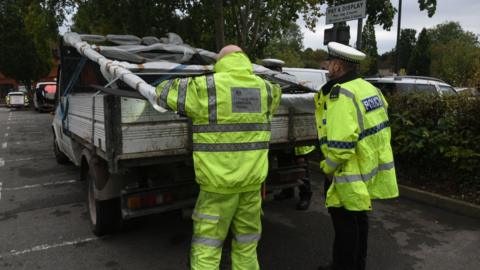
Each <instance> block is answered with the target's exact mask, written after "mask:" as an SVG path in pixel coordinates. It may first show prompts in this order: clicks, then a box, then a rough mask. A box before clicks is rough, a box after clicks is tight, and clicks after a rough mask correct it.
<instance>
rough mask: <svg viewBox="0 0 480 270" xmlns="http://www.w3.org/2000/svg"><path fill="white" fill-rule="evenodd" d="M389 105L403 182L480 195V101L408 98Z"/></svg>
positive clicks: (394, 98) (397, 97) (424, 96)
mask: <svg viewBox="0 0 480 270" xmlns="http://www.w3.org/2000/svg"><path fill="white" fill-rule="evenodd" d="M387 100H388V103H389V117H390V123H391V129H392V147H393V151H394V155H395V159H396V164H397V166H396V167H397V168H398V173H399V176H400V177H399V178H400V180H402V179H401V178H402V177H404V178H405V177H408V178H409V179H408V180H409V181H411V182H417V183H418V184H422V183H421V182H422V181H428V182H436V183H441V182H449V183H452V182H453V183H455V184H456V185H457V188H460V189H461V187H462V186H466V187H473V188H474V190H480V98H479V97H474V96H470V95H443V96H438V95H431V94H422V93H408V94H400V95H393V96H387ZM475 192H477V193H478V191H475Z"/></svg>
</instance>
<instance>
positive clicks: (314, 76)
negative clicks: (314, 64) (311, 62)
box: [283, 67, 328, 91]
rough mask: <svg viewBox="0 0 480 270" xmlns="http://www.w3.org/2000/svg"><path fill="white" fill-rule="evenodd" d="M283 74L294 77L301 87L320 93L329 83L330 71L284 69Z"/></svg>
mask: <svg viewBox="0 0 480 270" xmlns="http://www.w3.org/2000/svg"><path fill="white" fill-rule="evenodd" d="M283 72H286V73H288V74H291V75H294V76H295V77H297V80H298V82H299V83H300V84H301V85H303V86H306V87H308V88H310V89H313V90H315V91H319V90H320V88H321V87H322V86H323V85H324V84H325V83H326V82H327V81H328V70H324V69H313V68H289V67H284V68H283Z"/></svg>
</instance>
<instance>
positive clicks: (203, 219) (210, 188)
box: [157, 45, 281, 270]
mask: <svg viewBox="0 0 480 270" xmlns="http://www.w3.org/2000/svg"><path fill="white" fill-rule="evenodd" d="M214 71H215V73H214V74H209V75H206V76H198V77H193V78H181V79H172V80H169V81H165V82H162V83H161V84H160V85H159V86H158V87H157V102H158V105H160V106H161V107H164V108H169V109H171V110H173V111H177V112H178V113H180V114H183V115H186V116H188V117H190V118H191V119H192V122H193V127H192V130H193V161H194V167H195V177H196V181H197V183H198V184H199V185H200V194H199V195H198V199H197V203H196V205H195V209H194V212H193V215H192V219H193V239H192V247H191V258H190V266H191V269H201V270H203V269H218V267H219V263H220V258H221V254H222V246H223V241H224V239H225V237H226V236H227V233H228V232H229V229H231V230H232V232H233V239H232V253H231V258H232V264H233V269H259V265H258V261H257V252H256V248H257V243H258V241H259V239H260V235H261V231H262V228H261V221H260V213H261V193H260V187H261V184H262V183H263V181H264V180H265V178H266V176H267V172H268V149H269V142H270V121H271V118H272V115H273V113H274V112H275V110H276V108H277V107H278V104H279V103H280V95H281V90H280V87H279V86H278V85H276V84H271V83H270V82H268V81H265V80H263V79H261V78H260V77H258V76H256V75H254V74H253V67H252V63H251V62H250V60H249V59H248V57H247V56H246V55H245V54H244V53H243V52H242V50H241V49H240V48H239V47H238V46H235V45H229V46H226V47H225V48H223V49H222V50H221V51H220V52H219V54H218V59H217V62H216V64H215V66H214Z"/></svg>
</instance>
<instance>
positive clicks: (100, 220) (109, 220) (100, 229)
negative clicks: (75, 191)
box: [86, 168, 121, 236]
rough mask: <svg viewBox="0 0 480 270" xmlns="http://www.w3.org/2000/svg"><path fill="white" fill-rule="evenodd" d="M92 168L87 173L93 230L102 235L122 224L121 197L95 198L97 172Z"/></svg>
mask: <svg viewBox="0 0 480 270" xmlns="http://www.w3.org/2000/svg"><path fill="white" fill-rule="evenodd" d="M91 170H92V169H91V168H90V169H89V170H88V173H87V178H86V180H87V183H88V194H87V205H88V213H89V217H90V224H91V227H92V232H93V233H94V234H95V235H96V236H102V235H106V234H111V233H113V232H115V231H116V230H117V229H118V228H119V225H120V221H121V213H120V198H115V199H110V200H103V201H100V200H97V199H95V178H94V177H95V176H94V175H95V174H94V173H92V171H91Z"/></svg>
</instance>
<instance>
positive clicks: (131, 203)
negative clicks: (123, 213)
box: [127, 192, 174, 210]
mask: <svg viewBox="0 0 480 270" xmlns="http://www.w3.org/2000/svg"><path fill="white" fill-rule="evenodd" d="M173 201H174V196H173V194H172V193H170V192H164V193H143V194H134V195H130V196H129V197H127V207H128V208H129V209H132V210H137V209H141V208H150V207H154V206H157V205H161V204H168V203H171V202H173Z"/></svg>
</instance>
